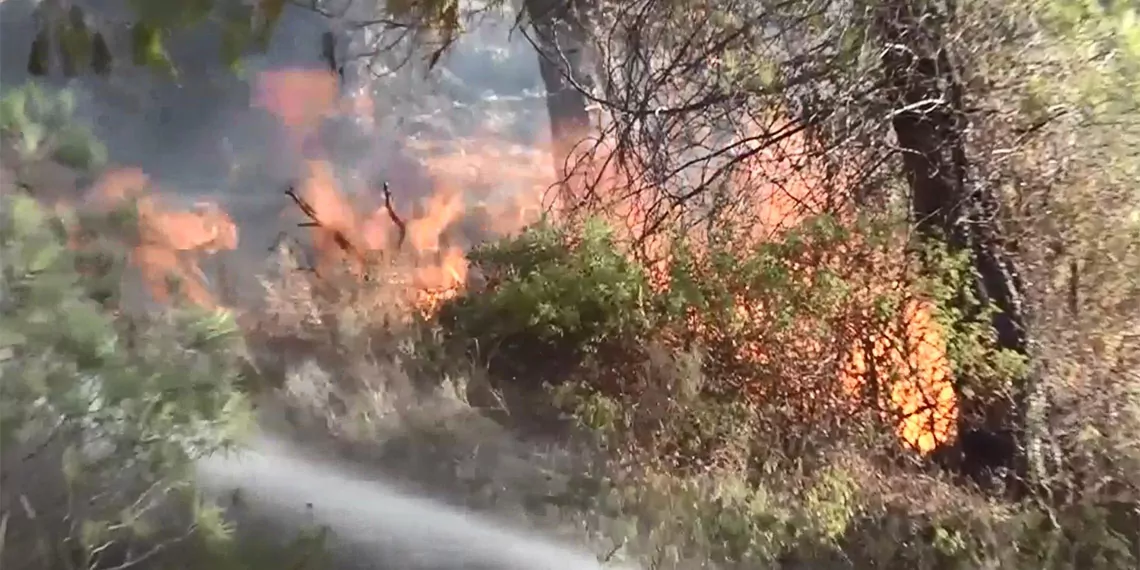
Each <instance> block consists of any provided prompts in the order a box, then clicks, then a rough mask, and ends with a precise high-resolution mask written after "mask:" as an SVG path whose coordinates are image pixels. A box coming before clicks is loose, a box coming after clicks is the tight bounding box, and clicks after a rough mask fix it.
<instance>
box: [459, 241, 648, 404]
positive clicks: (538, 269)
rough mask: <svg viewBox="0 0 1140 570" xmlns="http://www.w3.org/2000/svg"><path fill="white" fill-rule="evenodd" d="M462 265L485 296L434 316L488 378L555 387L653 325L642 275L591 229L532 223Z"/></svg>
mask: <svg viewBox="0 0 1140 570" xmlns="http://www.w3.org/2000/svg"><path fill="white" fill-rule="evenodd" d="M469 259H470V261H471V263H472V265H473V266H474V267H475V268H476V271H479V272H481V273H482V274H483V275H484V276H485V278H486V279H487V280H488V286H487V288H486V289H485V291H484V292H481V293H475V294H466V295H462V296H460V297H458V298H456V299H455V300H453V301H451V302H449V303H448V304H446V305H445V306H444V307H443V308H442V309H441V311H440V317H439V318H440V321H441V323H442V324H443V326H444V327H445V329H446V330H447V331H448V332H449V334H450V336H451V338H452V339H455V340H457V341H458V342H459V343H460V344H462V345H464V346H465V347H466V348H467V349H468V350H470V351H471V352H472V353H473V354H475V355H476V356H477V357H478V358H481V359H485V361H486V362H487V363H488V364H489V366H490V368H491V371H492V374H493V375H495V376H497V377H502V378H509V379H516V380H518V381H521V382H527V383H530V382H534V383H535V385H540V383H541V381H542V380H546V381H550V382H552V383H558V382H559V381H560V380H564V379H566V378H568V377H569V376H570V375H571V374H573V373H574V372H575V371H576V370H577V369H578V367H579V366H580V364H581V363H582V361H583V359H585V358H586V357H587V356H592V355H598V354H599V353H601V352H604V351H606V350H613V349H616V348H618V347H619V346H620V345H621V344H622V343H623V342H624V341H626V340H629V339H631V338H636V337H638V336H639V335H644V334H645V333H646V332H647V331H648V330H649V329H650V328H651V327H652V325H653V323H654V318H655V315H654V312H653V310H652V306H651V303H652V293H651V292H650V289H649V283H648V280H647V276H646V272H645V270H644V269H643V268H641V267H640V266H638V265H637V264H635V263H633V262H632V261H631V260H629V259H628V258H627V257H626V256H624V255H623V254H622V253H621V252H620V251H619V250H618V248H617V246H616V243H615V240H614V236H613V234H612V233H611V232H610V231H609V230H608V229H607V228H606V227H605V226H604V225H602V224H601V223H598V222H592V223H589V224H586V226H585V229H584V231H583V232H582V233H581V235H578V236H573V235H569V234H567V233H565V232H563V231H562V230H559V229H556V228H555V227H554V226H551V225H547V224H540V225H537V226H534V227H531V228H529V229H527V230H526V231H524V232H523V233H522V234H520V235H518V236H516V237H512V238H508V239H505V240H503V241H500V242H495V243H492V244H490V245H486V246H483V247H481V248H479V249H476V250H474V251H473V252H471V254H470V255H469ZM554 371H557V372H554ZM552 372H553V374H552ZM563 373H565V374H563Z"/></svg>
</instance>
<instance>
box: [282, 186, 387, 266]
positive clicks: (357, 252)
mask: <svg viewBox="0 0 1140 570" xmlns="http://www.w3.org/2000/svg"><path fill="white" fill-rule="evenodd" d="M383 191H384V209H385V211H386V212H387V213H388V217H389V218H391V220H392V223H394V224H395V225H396V229H397V230H398V232H399V237H398V239H397V241H396V249H399V248H400V247H402V246H403V244H404V241H405V240H406V238H407V234H408V226H407V223H406V222H405V221H404V220H403V219H402V218H401V217H400V215H399V214H397V213H396V208H395V205H394V204H393V201H392V190H391V188H389V186H388V183H387V182H385V183H384V186H383ZM285 195H286V196H289V198H290V199H292V200H293V203H294V204H296V205H297V207H298V208H299V209H300V210H301V212H302V213H303V214H305V217H307V218H308V219H309V221H307V222H301V223H300V224H297V225H298V227H302V228H317V229H319V230H321V231H324V232H327V233H328V235H329V236H330V237H332V240H333V243H335V244H336V246H337V247H338V248H340V250H341V251H343V252H344V253H345V254H347V255H349V256H350V257H351V258H353V259H355V260H357V261H358V262H360V263H361V265H362V266H363V265H364V263H365V261H366V259H367V257H366V255H365V252H363V251H361V249H360V248H359V247H357V245H355V243H354V241H353V239H351V238H350V236H349V235H347V234H346V233H345V231H344V230H343V229H340V228H335V227H331V226H329V225H328V224H327V223H325V222H322V221H321V219H320V217H319V216H318V215H317V211H316V209H315V208H314V207H313V206H312V205H311V204H310V203H309V202H308V201H306V200H305V199H304V198H302V197H301V196H300V195H299V194H298V193H297V191H296V189H295V188H294V187H293V186H290V187H289V188H288V189H287V190H286V191H285ZM279 241H280V236H279Z"/></svg>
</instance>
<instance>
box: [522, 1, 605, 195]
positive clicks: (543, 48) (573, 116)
mask: <svg viewBox="0 0 1140 570" xmlns="http://www.w3.org/2000/svg"><path fill="white" fill-rule="evenodd" d="M524 9H525V10H526V12H527V15H528V17H529V19H530V23H531V26H532V28H533V30H534V35H535V38H534V39H535V43H536V44H537V45H538V50H539V53H538V66H539V70H540V72H541V73H542V82H543V84H544V85H545V87H546V107H547V110H548V111H549V113H550V135H551V142H552V147H551V155H552V156H551V158H552V159H553V161H554V174H555V177H556V179H557V180H559V181H560V182H559V185H560V187H561V188H560V190H561V191H562V192H563V193H564V195H563V198H564V199H572V196H570V195H566V193H568V192H570V185H569V181H568V180H567V179H568V177H569V176H570V174H571V173H572V172H573V171H574V169H575V158H574V154H575V153H574V149H575V148H576V147H577V146H578V144H579V143H580V142H581V141H582V139H583V138H584V137H585V136H586V135H588V134H589V131H590V116H589V114H588V113H587V111H586V96H585V95H584V94H583V93H582V92H581V91H580V90H579V88H578V87H576V86H575V84H577V86H581V87H586V88H589V87H590V85H591V84H592V82H591V80H590V76H589V73H588V72H587V67H586V66H587V61H588V58H587V51H588V49H589V47H588V46H589V40H588V35H587V30H586V24H585V21H584V18H585V14H584V9H583V6H582V2H581V0H525V3H524ZM571 80H572V81H571Z"/></svg>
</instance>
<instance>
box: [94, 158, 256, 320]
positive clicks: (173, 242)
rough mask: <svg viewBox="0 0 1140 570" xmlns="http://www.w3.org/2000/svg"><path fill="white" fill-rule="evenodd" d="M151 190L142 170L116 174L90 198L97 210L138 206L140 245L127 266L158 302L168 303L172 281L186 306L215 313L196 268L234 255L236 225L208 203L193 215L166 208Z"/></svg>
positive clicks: (214, 303)
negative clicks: (209, 258) (222, 254)
mask: <svg viewBox="0 0 1140 570" xmlns="http://www.w3.org/2000/svg"><path fill="white" fill-rule="evenodd" d="M150 185H151V183H150V178H149V177H148V176H147V175H146V173H144V172H143V171H142V170H141V169H138V168H120V169H115V170H111V171H109V172H107V173H106V174H104V175H103V176H102V177H101V178H100V179H99V181H98V182H97V183H96V184H95V187H94V188H93V189H92V198H93V200H94V202H95V204H96V205H99V206H104V207H105V206H111V205H114V204H115V203H117V202H121V201H122V200H126V199H134V200H136V207H137V212H138V228H139V240H138V243H137V244H135V246H134V248H133V250H132V252H131V262H132V264H133V265H135V266H136V267H138V268H139V270H140V272H141V273H142V278H143V281H144V284H145V285H146V286H147V288H148V290H149V291H150V293H151V295H152V296H153V297H154V298H155V300H156V301H159V302H169V301H170V300H171V293H172V291H171V283H170V278H171V277H174V278H176V279H177V280H178V282H179V286H180V290H181V293H182V294H183V295H185V297H186V299H187V300H188V301H190V302H191V303H194V304H196V305H198V306H201V307H205V308H209V309H217V308H219V304H218V302H217V300H216V299H215V297H214V295H213V294H212V293H211V292H210V291H209V288H208V286H207V284H206V278H205V274H204V273H203V272H202V270H201V267H200V265H199V263H200V261H201V259H202V258H203V256H205V255H212V254H214V253H217V252H218V251H221V250H232V249H235V248H236V247H237V244H238V231H237V225H236V224H234V222H233V220H232V219H231V218H230V216H229V215H228V214H227V213H226V212H225V211H224V210H222V209H221V208H220V207H219V206H218V205H217V204H214V203H211V202H199V203H198V204H196V205H195V209H194V210H193V211H177V210H170V209H167V208H164V207H163V206H161V205H160V204H159V202H158V200H157V199H156V198H155V196H154V195H153V194H151V193H149V191H148V190H149V188H150Z"/></svg>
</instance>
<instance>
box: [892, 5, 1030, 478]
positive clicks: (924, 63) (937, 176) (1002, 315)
mask: <svg viewBox="0 0 1140 570" xmlns="http://www.w3.org/2000/svg"><path fill="white" fill-rule="evenodd" d="M922 4H923V3H922V2H913V1H912V0H886V1H885V2H884V4H883V5H882V6H881V10H882V11H881V13H880V20H879V22H878V24H879V27H880V30H879V31H880V33H881V34H882V39H883V40H884V42H883V43H884V45H885V48H886V49H885V53H884V56H883V67H884V71H885V73H886V77H887V80H888V82H889V86H888V87H887V94H888V97H889V100H890V104H891V106H892V108H893V109H894V114H893V116H892V127H893V129H894V132H895V136H896V137H897V139H898V145H899V147H900V148H901V150H902V153H903V154H902V163H903V170H904V173H905V175H906V178H907V182H908V185H909V188H910V192H911V197H910V200H911V210H912V211H911V214H912V215H913V216H914V222H915V224H916V228H917V230H918V232H919V233H920V235H922V236H923V237H924V238H925V239H936V240H944V241H945V242H946V243H947V245H948V246H949V247H950V249H951V250H952V251H959V252H960V251H968V252H969V253H970V254H971V256H972V262H973V269H974V278H973V283H972V289H973V290H972V291H964V292H963V297H965V294H966V293H973V295H974V296H975V298H976V301H977V302H978V303H980V304H981V306H986V305H990V304H992V305H993V306H994V307H995V308H996V310H997V311H996V314H995V315H994V317H993V321H992V324H993V328H994V332H995V334H996V340H997V346H998V348H1001V349H1006V350H1010V351H1013V352H1015V353H1017V354H1020V355H1023V356H1024V355H1026V354H1027V339H1026V330H1025V325H1026V314H1025V307H1024V306H1023V302H1022V285H1021V283H1020V279H1019V278H1018V273H1017V271H1016V267H1015V266H1014V263H1013V260H1012V259H1011V258H1010V256H1009V255H1008V253H1007V252H1006V251H1005V249H1004V246H1003V243H1002V239H1001V230H1000V226H999V222H998V220H997V211H996V210H997V197H996V196H995V195H994V193H993V191H992V190H991V189H990V188H987V187H985V186H984V184H983V183H981V182H980V181H978V180H977V179H976V178H977V177H974V176H971V173H972V171H973V169H972V168H971V164H970V161H969V159H968V157H967V150H966V146H967V144H966V135H967V132H968V118H967V116H966V113H965V110H964V107H963V101H962V99H963V87H962V85H961V82H960V81H959V79H958V72H957V69H956V67H955V64H956V62H955V61H954V58H953V57H952V55H951V53H950V51H949V46H948V45H947V43H946V42H945V40H944V38H943V36H942V30H941V26H942V23H943V22H944V21H945V18H946V15H945V14H939V13H937V12H936V11H935V10H934V9H933V7H932V6H930V5H929V4H927V6H928V8H926V10H925V11H923V8H922V7H921V6H922ZM974 314H975V315H976V314H977V313H976V311H975V312H974ZM969 316H970V315H969V313H967V317H969ZM956 380H957V381H956V385H957V386H963V385H969V384H971V382H969V379H964V378H958V379H956ZM1025 384H1026V381H1025V379H1019V382H1018V384H1017V385H1016V386H1015V392H1017V394H1015V397H1014V398H1012V399H1010V398H999V399H996V400H994V399H984V398H976V397H971V396H970V395H969V394H967V393H965V392H962V391H960V392H959V405H960V420H959V430H958V432H959V438H958V444H957V446H956V450H955V451H956V455H957V460H958V461H956V463H958V465H959V466H960V467H961V468H962V469H963V470H964V471H965V472H966V473H967V474H969V475H972V476H974V477H975V478H979V476H981V478H983V479H987V478H988V476H990V475H994V474H998V473H1005V474H1007V475H1023V474H1024V473H1023V471H1024V467H1023V465H1024V462H1023V461H1022V457H1021V455H1022V454H1021V453H1020V451H1019V449H1020V447H1019V443H1020V441H1019V440H1020V439H1021V438H1020V433H1021V430H1022V427H1023V423H1024V410H1023V409H1022V408H1023V406H1022V405H1020V404H1019V403H1016V402H1017V401H1018V400H1021V399H1023V398H1021V397H1020V394H1022V393H1025V392H1026V390H1025V389H1024V388H1025V387H1026V386H1025ZM1011 400H1012V401H1011ZM1017 479H1018V480H1020V479H1021V478H1020V477H1017ZM1008 482H1010V483H1016V481H1014V480H1012V479H1011V480H1009V481H1008Z"/></svg>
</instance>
